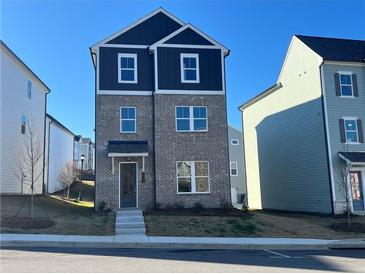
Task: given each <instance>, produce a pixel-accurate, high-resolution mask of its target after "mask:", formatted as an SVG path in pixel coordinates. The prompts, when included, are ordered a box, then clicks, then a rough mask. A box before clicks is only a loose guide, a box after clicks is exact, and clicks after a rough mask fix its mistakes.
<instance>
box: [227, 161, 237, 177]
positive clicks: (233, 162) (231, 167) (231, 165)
mask: <svg viewBox="0 0 365 274" xmlns="http://www.w3.org/2000/svg"><path fill="white" fill-rule="evenodd" d="M234 164H235V165H236V167H235V168H233V165H234ZM232 169H235V170H236V174H232ZM229 172H230V174H231V176H238V162H236V161H230V162H229Z"/></svg>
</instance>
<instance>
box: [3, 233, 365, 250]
mask: <svg viewBox="0 0 365 274" xmlns="http://www.w3.org/2000/svg"><path fill="white" fill-rule="evenodd" d="M0 237H1V239H0V248H6V247H67V248H72V247H74V248H164V249H242V250H244V249H246V250H247V249H273V250H328V249H365V239H349V240H322V239H300V238H213V237H158V236H140V235H135V236H128V237H127V236H80V235H46V234H0Z"/></svg>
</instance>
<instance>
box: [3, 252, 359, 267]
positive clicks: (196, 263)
mask: <svg viewBox="0 0 365 274" xmlns="http://www.w3.org/2000/svg"><path fill="white" fill-rule="evenodd" d="M0 254H1V259H0V269H1V272H139V273H143V272H170V273H171V272H308V271H309V272H312V271H331V272H335V271H340V272H364V271H365V250H329V251H289V250H186V249H184V250H174V249H92V248H46V247H42V248H41V247H40V248H19V247H18V248H7V247H3V248H2V250H1V253H0Z"/></svg>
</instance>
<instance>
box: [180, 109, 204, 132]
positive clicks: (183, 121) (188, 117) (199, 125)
mask: <svg viewBox="0 0 365 274" xmlns="http://www.w3.org/2000/svg"><path fill="white" fill-rule="evenodd" d="M207 130H208V114H207V107H205V106H179V107H176V131H186V132H189V131H207Z"/></svg>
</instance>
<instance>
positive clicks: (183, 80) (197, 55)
mask: <svg viewBox="0 0 365 274" xmlns="http://www.w3.org/2000/svg"><path fill="white" fill-rule="evenodd" d="M184 58H195V59H196V69H195V70H196V80H185V79H184V62H183V60H184ZM190 70H191V69H190ZM180 73H181V83H200V70H199V54H197V53H180Z"/></svg>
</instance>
